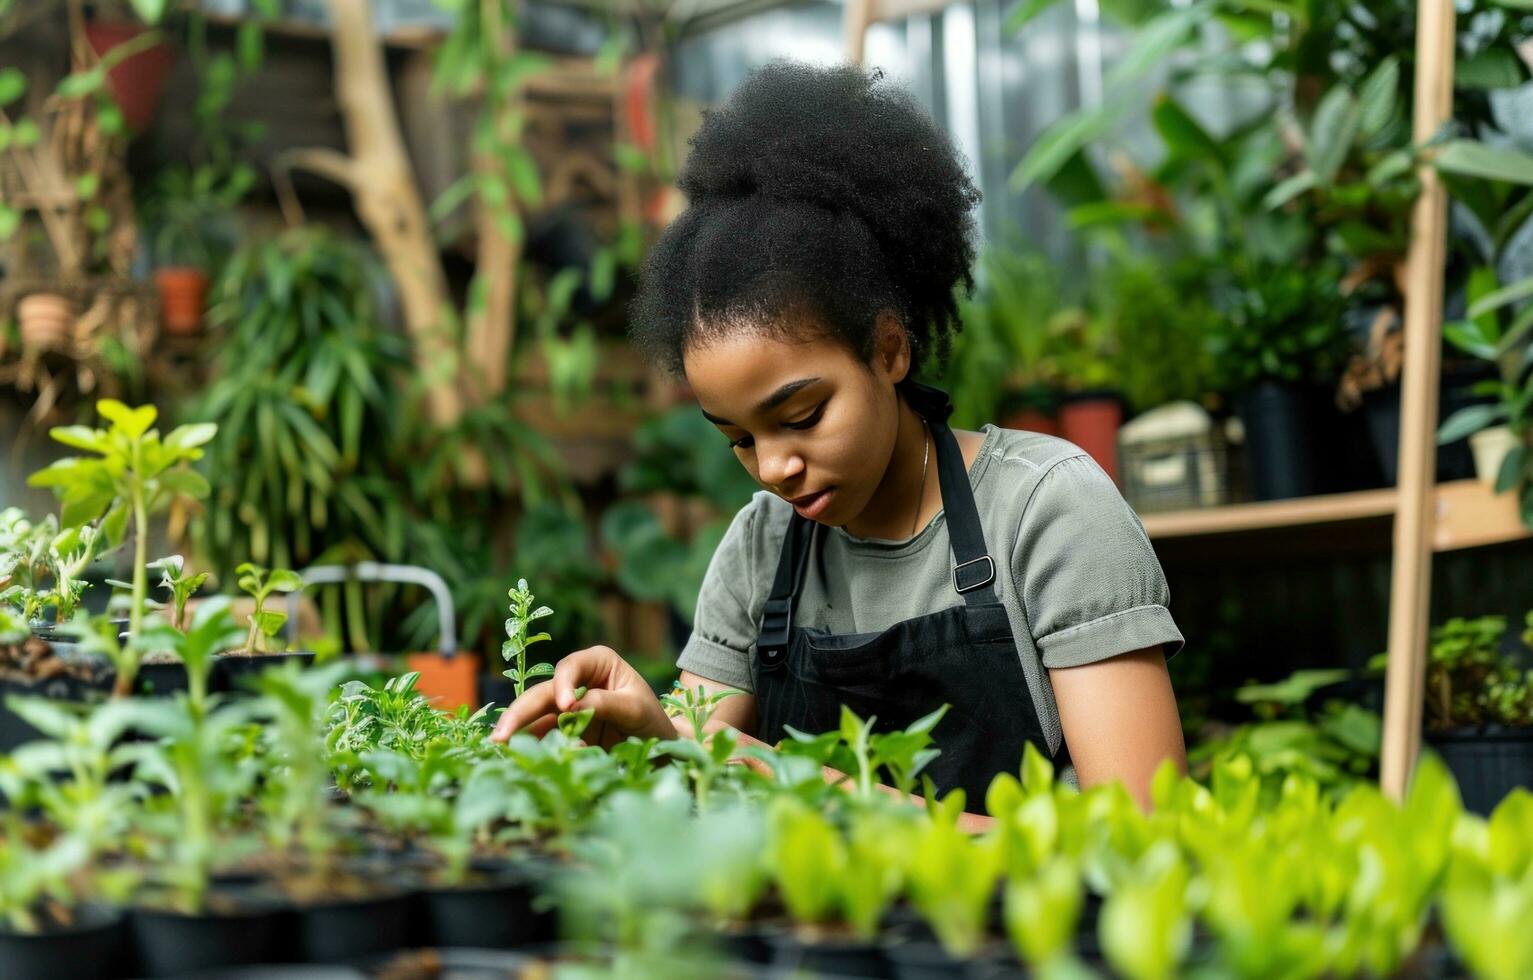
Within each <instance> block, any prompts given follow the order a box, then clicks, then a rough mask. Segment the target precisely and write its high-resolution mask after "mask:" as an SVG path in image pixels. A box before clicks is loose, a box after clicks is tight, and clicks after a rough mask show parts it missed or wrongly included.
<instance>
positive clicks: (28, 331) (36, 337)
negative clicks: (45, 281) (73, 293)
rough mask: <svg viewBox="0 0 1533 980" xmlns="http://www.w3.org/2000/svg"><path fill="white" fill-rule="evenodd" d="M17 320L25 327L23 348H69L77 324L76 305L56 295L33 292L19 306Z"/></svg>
mask: <svg viewBox="0 0 1533 980" xmlns="http://www.w3.org/2000/svg"><path fill="white" fill-rule="evenodd" d="M16 321H17V323H18V324H19V325H20V326H21V345H22V346H23V347H31V348H37V349H42V350H57V349H59V348H62V347H68V346H69V339H70V333H71V332H72V331H73V330H74V325H75V309H74V304H73V303H71V302H70V301H69V300H68V299H66V298H64V297H63V296H59V295H56V294H54V293H33V294H31V295H30V296H23V297H22V299H21V302H19V303H17V304H16Z"/></svg>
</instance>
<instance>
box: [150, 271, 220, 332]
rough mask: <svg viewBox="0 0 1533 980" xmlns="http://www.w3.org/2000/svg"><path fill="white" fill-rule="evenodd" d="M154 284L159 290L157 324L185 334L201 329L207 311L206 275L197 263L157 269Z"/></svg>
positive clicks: (168, 330) (168, 329)
mask: <svg viewBox="0 0 1533 980" xmlns="http://www.w3.org/2000/svg"><path fill="white" fill-rule="evenodd" d="M154 284H155V286H156V287H157V288H158V289H159V291H160V325H161V326H162V327H163V328H164V330H165V332H166V333H167V334H173V335H175V336H179V337H187V336H191V335H192V334H195V333H197V332H198V331H199V330H201V329H202V316H203V313H204V312H206V310H207V297H208V274H207V273H206V272H203V271H202V270H201V269H199V268H197V267H196V266H189V265H188V266H167V267H165V268H161V269H156V270H155V272H154Z"/></svg>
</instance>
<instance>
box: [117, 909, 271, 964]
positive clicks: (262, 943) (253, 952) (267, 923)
mask: <svg viewBox="0 0 1533 980" xmlns="http://www.w3.org/2000/svg"><path fill="white" fill-rule="evenodd" d="M289 915H290V913H289V912H288V910H287V909H286V908H284V907H283V906H282V905H281V904H280V903H278V902H276V901H273V900H270V899H266V898H260V899H255V898H248V897H247V898H241V899H238V900H235V901H234V902H233V905H232V906H231V907H229V908H227V909H225V910H223V911H221V912H218V913H207V914H203V915H186V914H183V913H180V912H174V911H171V910H168V909H149V908H137V909H134V910H133V913H132V915H131V920H130V921H131V924H132V932H133V945H134V948H135V950H136V953H137V960H138V973H137V974H136V975H138V976H145V977H171V976H179V975H181V974H184V973H208V972H215V971H219V970H224V969H228V968H230V967H238V966H252V965H255V964H260V963H279V962H284V961H285V960H287V959H288V955H287V954H288V952H289V949H288V946H289V944H288V937H289V936H290V935H291V932H292V922H291V919H290V918H289Z"/></svg>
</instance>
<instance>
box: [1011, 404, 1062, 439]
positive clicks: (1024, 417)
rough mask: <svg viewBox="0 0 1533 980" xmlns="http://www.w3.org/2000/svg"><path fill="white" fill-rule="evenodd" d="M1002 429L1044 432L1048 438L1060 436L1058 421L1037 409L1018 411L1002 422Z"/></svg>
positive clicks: (1020, 409) (1021, 409)
mask: <svg viewBox="0 0 1533 980" xmlns="http://www.w3.org/2000/svg"><path fill="white" fill-rule="evenodd" d="M1001 428H1003V429H1026V430H1027V431H1028V432H1042V433H1043V434H1044V435H1046V436H1057V435H1059V422H1058V420H1057V419H1055V418H1054V416H1052V415H1046V414H1044V413H1043V412H1041V411H1039V410H1038V409H1036V408H1019V409H1017V410H1016V411H1015V412H1012V413H1011V414H1010V415H1008V416H1006V417H1005V418H1003V419H1002V420H1001Z"/></svg>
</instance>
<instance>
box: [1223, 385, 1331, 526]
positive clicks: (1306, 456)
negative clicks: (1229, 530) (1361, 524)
mask: <svg viewBox="0 0 1533 980" xmlns="http://www.w3.org/2000/svg"><path fill="white" fill-rule="evenodd" d="M1318 404H1319V402H1318V390H1317V389H1316V388H1314V387H1313V386H1310V385H1299V384H1280V383H1277V382H1272V381H1264V382H1262V383H1261V384H1258V385H1257V386H1256V387H1254V388H1251V389H1248V390H1247V391H1243V392H1241V393H1240V394H1239V395H1237V396H1236V398H1235V407H1236V410H1237V411H1238V412H1239V413H1240V421H1241V424H1242V425H1243V426H1244V428H1245V433H1246V459H1247V466H1248V470H1249V473H1250V481H1251V495H1252V496H1253V497H1255V498H1256V499H1257V500H1286V499H1288V498H1290V497H1307V496H1310V495H1311V494H1316V493H1319V492H1321V469H1322V460H1321V459H1320V458H1319V455H1320V453H1319V450H1320V444H1319V443H1320V441H1319V440H1318V439H1317V435H1318V420H1319V415H1320V413H1319V411H1318Z"/></svg>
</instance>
